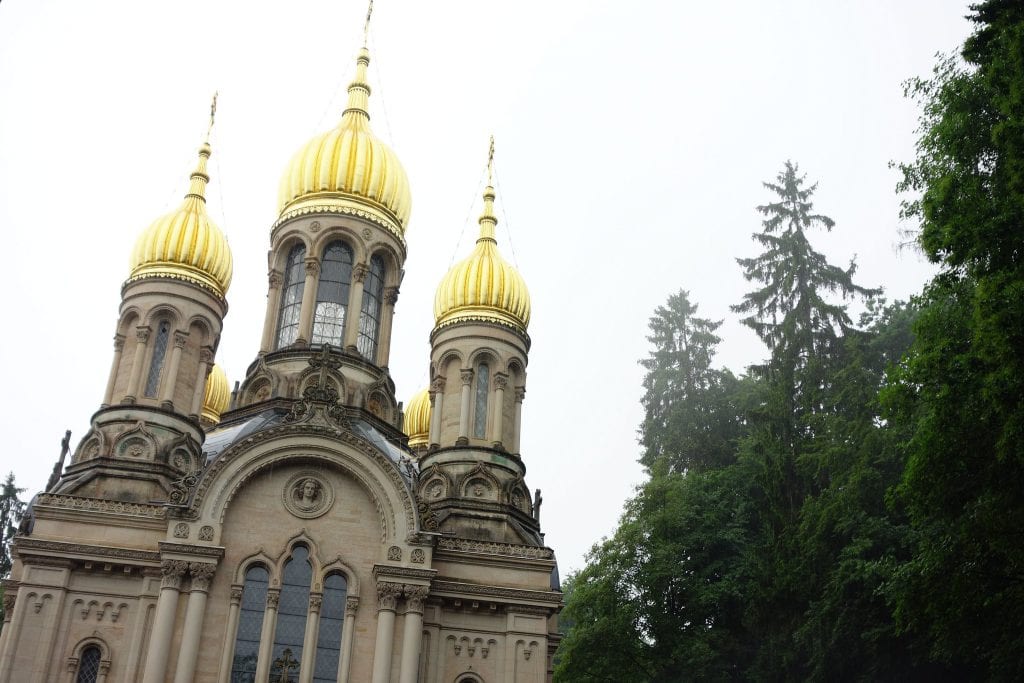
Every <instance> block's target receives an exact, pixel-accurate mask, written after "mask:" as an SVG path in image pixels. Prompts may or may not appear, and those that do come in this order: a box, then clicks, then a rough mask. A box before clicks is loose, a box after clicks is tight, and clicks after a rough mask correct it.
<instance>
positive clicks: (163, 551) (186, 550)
mask: <svg viewBox="0 0 1024 683" xmlns="http://www.w3.org/2000/svg"><path fill="white" fill-rule="evenodd" d="M159 545H160V556H161V557H164V558H166V557H170V556H175V557H188V558H202V559H210V560H219V559H221V558H222V557H224V548H222V547H220V546H208V545H191V544H188V543H174V542H171V541H160V544H159Z"/></svg>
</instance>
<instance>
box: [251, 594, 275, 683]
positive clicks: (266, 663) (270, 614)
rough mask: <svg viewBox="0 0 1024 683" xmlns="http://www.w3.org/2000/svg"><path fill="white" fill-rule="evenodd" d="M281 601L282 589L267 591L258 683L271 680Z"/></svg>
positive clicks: (257, 661)
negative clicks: (271, 660) (275, 634)
mask: <svg viewBox="0 0 1024 683" xmlns="http://www.w3.org/2000/svg"><path fill="white" fill-rule="evenodd" d="M280 599H281V589H280V588H268V589H267V609H266V611H264V612H263V628H262V630H260V653H259V656H258V657H257V658H256V680H257V681H265V680H267V679H268V678H270V658H271V656H272V655H273V653H274V628H275V627H276V626H277V603H278V601H279V600H280Z"/></svg>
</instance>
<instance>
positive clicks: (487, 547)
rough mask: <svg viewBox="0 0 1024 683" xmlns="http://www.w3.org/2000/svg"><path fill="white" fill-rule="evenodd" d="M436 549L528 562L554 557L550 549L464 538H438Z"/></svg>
mask: <svg viewBox="0 0 1024 683" xmlns="http://www.w3.org/2000/svg"><path fill="white" fill-rule="evenodd" d="M437 547H438V548H440V549H441V550H455V551H459V552H466V553H484V554H487V555H504V556H506V557H522V558H526V559H530V560H550V559H552V558H554V556H555V553H554V551H553V550H551V548H543V547H540V546H534V545H518V544H514V543H496V542H493V541H475V540H472V539H466V538H440V539H438V541H437Z"/></svg>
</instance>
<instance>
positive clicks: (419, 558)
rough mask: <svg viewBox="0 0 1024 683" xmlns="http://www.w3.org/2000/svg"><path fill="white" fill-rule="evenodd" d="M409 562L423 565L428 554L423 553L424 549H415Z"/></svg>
mask: <svg viewBox="0 0 1024 683" xmlns="http://www.w3.org/2000/svg"><path fill="white" fill-rule="evenodd" d="M409 560H410V561H411V562H412V563H413V564H423V563H424V562H426V560H427V554H426V553H425V552H423V548H413V549H412V553H410V555H409Z"/></svg>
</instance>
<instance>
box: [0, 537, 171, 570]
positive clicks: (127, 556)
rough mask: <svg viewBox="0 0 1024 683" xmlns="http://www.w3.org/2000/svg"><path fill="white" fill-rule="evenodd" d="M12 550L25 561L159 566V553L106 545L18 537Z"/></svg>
mask: <svg viewBox="0 0 1024 683" xmlns="http://www.w3.org/2000/svg"><path fill="white" fill-rule="evenodd" d="M14 549H15V552H16V553H17V554H18V557H20V558H22V561H25V556H26V555H44V556H49V557H54V556H58V557H63V558H67V559H81V560H101V561H102V560H114V561H116V562H119V563H122V564H147V565H158V564H160V553H158V552H155V551H152V550H136V549H134V548H117V547H113V546H106V545H92V544H88V543H68V542H65V541H48V540H43V539H38V538H31V537H20V538H18V539H16V540H15V541H14Z"/></svg>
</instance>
